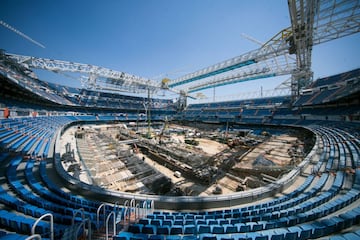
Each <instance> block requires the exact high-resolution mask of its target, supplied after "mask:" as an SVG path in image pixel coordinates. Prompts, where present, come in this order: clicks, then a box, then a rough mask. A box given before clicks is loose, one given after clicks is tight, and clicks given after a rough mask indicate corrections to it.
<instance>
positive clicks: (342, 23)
mask: <svg viewBox="0 0 360 240" xmlns="http://www.w3.org/2000/svg"><path fill="white" fill-rule="evenodd" d="M288 6H289V12H290V20H291V26H290V27H289V28H287V29H284V30H282V31H280V32H279V33H278V34H276V35H275V36H274V37H272V38H271V39H270V40H269V41H268V42H266V43H265V44H264V45H262V46H261V47H260V48H259V49H256V50H253V51H250V52H247V53H244V54H242V55H240V56H236V57H234V58H231V59H227V60H225V61H222V62H219V63H217V64H214V65H211V66H209V67H206V68H203V69H200V70H198V71H195V72H193V73H190V74H186V75H184V76H182V77H180V78H177V79H174V80H172V81H166V82H161V83H157V82H155V81H153V80H150V79H147V78H143V77H139V76H136V75H133V74H129V73H125V72H120V71H115V70H111V69H107V68H104V67H99V66H94V65H90V64H82V63H74V62H68V61H60V60H52V59H45V58H36V57H30V56H21V55H15V54H6V55H7V56H8V57H9V58H11V59H13V60H15V61H16V62H18V63H20V64H22V65H24V66H26V67H28V68H37V69H44V70H48V71H53V72H56V73H60V72H78V73H83V74H87V76H86V77H85V78H83V84H84V86H85V87H86V88H88V89H100V90H111V91H127V92H135V93H142V92H146V91H147V92H156V91H157V90H159V89H168V90H171V91H174V92H178V93H180V92H185V93H186V94H187V93H192V92H197V91H200V90H203V89H207V88H212V87H218V86H224V85H227V84H234V83H238V82H244V81H252V80H257V79H261V78H269V77H273V76H280V75H291V84H290V88H291V93H292V96H294V98H296V97H297V96H298V95H299V93H300V90H301V89H302V88H304V87H306V86H308V85H309V83H311V82H312V76H313V73H312V70H311V52H312V47H313V46H314V45H316V44H321V43H324V42H328V41H331V40H334V39H337V38H341V37H345V36H348V35H351V34H354V33H357V32H359V31H360V0H288ZM292 55H293V56H292Z"/></svg>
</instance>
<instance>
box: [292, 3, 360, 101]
mask: <svg viewBox="0 0 360 240" xmlns="http://www.w3.org/2000/svg"><path fill="white" fill-rule="evenodd" d="M288 4H289V12H290V20H291V28H292V32H293V35H292V41H293V45H294V49H292V50H293V51H294V53H296V69H294V71H293V73H292V83H291V90H292V96H298V95H299V91H300V90H301V89H302V88H303V87H306V86H307V85H308V84H309V83H310V82H311V81H312V77H313V73H312V71H311V52H312V47H313V45H316V44H320V43H324V42H327V41H330V40H334V39H337V38H340V37H344V36H347V35H350V34H353V33H357V32H359V31H360V3H359V1H358V0H332V1H329V0H288Z"/></svg>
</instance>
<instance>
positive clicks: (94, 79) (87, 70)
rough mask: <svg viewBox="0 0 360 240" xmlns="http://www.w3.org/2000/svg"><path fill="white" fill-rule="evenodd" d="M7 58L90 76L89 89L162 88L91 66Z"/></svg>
mask: <svg viewBox="0 0 360 240" xmlns="http://www.w3.org/2000/svg"><path fill="white" fill-rule="evenodd" d="M6 56H7V57H9V58H11V59H13V60H15V61H16V62H18V63H20V64H22V65H24V66H25V67H27V68H35V69H43V70H48V71H52V72H55V73H59V72H76V73H83V74H87V75H88V76H87V77H86V78H85V79H83V84H84V87H85V88H87V89H97V90H110V91H126V92H146V91H150V92H154V91H156V90H157V89H159V88H160V84H158V83H156V82H153V81H151V80H150V79H146V78H143V77H139V76H135V75H132V74H128V73H125V72H119V71H115V70H111V69H108V68H104V67H99V66H94V65H91V64H84V63H74V62H68V61H61V60H53V59H45V58H37V57H30V56H22V55H16V54H9V53H7V54H6Z"/></svg>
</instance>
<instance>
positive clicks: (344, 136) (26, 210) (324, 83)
mask: <svg viewBox="0 0 360 240" xmlns="http://www.w3.org/2000/svg"><path fill="white" fill-rule="evenodd" d="M0 66H1V68H0V77H1V86H0V88H1V91H0V97H1V98H0V99H1V101H0V104H1V105H0V106H1V109H4V108H8V109H9V110H10V116H6V117H5V115H3V116H2V117H1V118H0V149H1V152H0V165H1V167H0V181H1V184H0V208H1V210H0V229H1V230H0V239H26V238H27V237H28V236H30V235H33V234H34V233H36V234H41V236H42V238H45V239H51V238H52V237H51V235H52V234H53V235H54V237H55V239H74V238H82V237H83V235H84V234H85V233H89V232H96V231H97V230H100V229H102V230H104V228H106V229H107V227H108V225H106V224H105V223H106V222H109V221H110V222H111V220H110V218H111V217H113V218H114V219H115V220H114V222H119V223H120V224H119V225H121V227H122V228H121V231H116V232H115V233H111V235H113V239H121V240H125V239H126V240H130V239H184V240H186V239H199V240H205V239H206V240H209V239H219V240H221V239H224V240H225V239H228V240H232V239H234V240H236V239H253V240H262V239H266V240H267V239H269V240H270V239H314V238H323V239H326V238H328V239H357V238H358V237H359V236H360V233H359V224H360V207H359V201H360V200H359V198H360V170H359V167H360V159H359V155H360V140H359V136H360V128H359V120H360V114H359V113H360V107H359V102H358V101H359V75H360V70H359V69H356V70H353V71H350V72H347V73H342V74H338V75H335V76H330V77H327V78H322V79H319V80H317V81H315V82H314V83H313V85H312V86H311V88H310V89H308V90H307V92H305V91H304V93H303V95H302V96H300V98H299V99H298V100H297V101H296V102H295V105H294V106H290V101H289V98H290V97H289V96H283V97H273V98H260V99H253V100H238V101H229V102H217V103H207V104H190V105H189V106H187V108H186V109H185V110H184V111H177V108H176V105H175V104H174V103H173V102H172V101H171V100H168V99H167V100H164V99H154V100H153V104H154V105H153V107H154V109H153V113H152V115H151V117H152V120H154V121H155V120H164V119H168V120H171V121H189V122H191V121H198V122H204V123H209V122H210V123H219V124H221V123H227V122H231V123H236V124H243V125H245V124H246V125H245V126H252V125H254V126H255V125H275V126H278V125H281V126H284V127H289V126H292V127H293V126H297V127H300V128H303V129H307V130H309V131H311V132H312V133H313V134H314V136H315V138H316V141H315V144H314V146H313V148H312V150H311V151H310V153H309V154H308V156H307V157H306V158H305V159H304V160H303V162H302V163H300V164H299V166H297V167H296V168H294V169H293V170H292V171H291V172H290V173H289V174H288V175H286V176H285V177H284V178H283V179H280V180H279V181H277V182H276V183H274V184H273V185H269V186H268V187H266V188H262V189H261V191H260V190H259V191H254V192H252V194H253V195H252V196H251V201H249V202H248V204H242V205H240V206H236V207H224V205H221V201H224V202H225V203H227V202H226V201H228V199H226V198H227V197H228V198H232V199H231V200H232V201H235V199H234V198H235V197H239V198H240V197H244V196H245V195H244V194H245V193H242V194H243V195H242V194H239V195H232V196H224V197H223V198H224V200H221V199H220V200H216V201H215V200H214V199H215V198H214V199H211V198H209V199H210V200H209V201H211V202H212V203H211V204H210V203H209V204H210V205H211V206H216V205H217V204H219V206H220V207H214V208H216V209H208V210H199V209H193V210H181V211H180V210H166V209H155V210H154V209H152V208H153V207H154V206H153V205H151V203H152V200H147V199H146V198H149V196H146V197H145V198H141V197H139V199H137V200H136V201H135V200H134V199H132V198H131V197H129V198H128V202H127V203H126V201H122V202H121V206H120V204H119V202H117V203H116V202H112V201H109V200H108V199H113V198H110V197H109V198H106V197H104V198H103V200H95V199H94V198H92V197H91V195H99V196H101V197H103V196H105V192H104V190H101V189H98V188H96V187H92V186H90V185H87V184H85V183H81V182H80V181H79V180H76V179H73V178H72V177H71V176H70V175H68V174H66V172H65V171H64V170H63V169H62V171H61V169H60V167H59V166H60V165H59V164H60V163H59V162H60V161H61V160H60V159H59V156H58V155H57V153H58V152H57V149H56V148H57V141H58V139H59V138H60V136H61V132H62V131H63V130H64V129H66V128H67V127H69V126H73V125H76V124H78V123H115V122H116V123H118V122H128V121H135V120H138V119H139V114H138V113H139V112H140V113H144V112H145V109H144V102H145V101H146V99H144V98H140V97H132V96H125V95H120V94H110V93H103V92H96V91H89V90H82V89H76V88H70V87H66V86H60V85H56V84H49V83H46V82H43V81H41V80H38V79H34V78H31V77H30V76H29V75H28V74H26V73H25V72H24V70H23V69H21V68H19V67H16V66H17V65H16V64H14V63H6V64H5V63H4V62H2V64H0ZM142 121H145V118H144V119H142ZM307 166H311V167H312V171H311V174H307V175H306V178H305V180H304V181H303V183H302V184H301V185H300V186H298V187H297V188H296V189H294V190H293V191H291V192H289V193H286V194H277V195H276V196H275V197H271V198H267V199H266V200H263V201H258V202H257V201H254V199H257V197H259V199H260V197H261V196H262V195H261V194H263V195H266V194H268V193H269V192H275V193H278V191H279V189H280V188H282V187H285V186H291V183H292V182H293V179H294V178H296V177H298V176H299V175H300V174H304V173H303V169H304V168H305V167H307ZM51 174H57V175H59V176H62V177H63V180H64V182H65V181H67V182H66V183H63V185H59V183H58V182H55V181H53V178H52V177H51ZM304 176H305V175H304ZM66 186H72V188H66V191H65V190H64V189H65V188H64V187H66ZM79 189H82V191H80V190H79ZM70 190H72V191H70ZM111 194H113V193H110V195H111ZM273 195H274V194H273ZM273 195H272V196H273ZM114 196H115V197H116V198H119V200H120V197H119V196H120V195H114ZM266 196H267V195H266ZM151 197H153V199H155V200H154V202H155V205H156V202H157V201H159V202H160V201H162V200H163V199H161V197H159V198H158V199H157V198H156V196H151ZM247 197H248V196H247ZM144 199H145V200H144ZM204 199H205V198H204ZM204 199H202V200H204ZM171 200H174V199H171ZM164 201H165V200H164ZM176 201H179V202H180V201H182V199H180V198H179V199H177V200H176ZM187 201H190V200H189V199H187V198H185V199H184V202H185V204H188V205H189V204H191V202H190V203H189V202H187ZM217 201H218V202H217ZM135 202H136V203H137V207H135ZM204 202H205V200H204ZM202 203H203V202H202ZM169 204H170V203H169ZM143 210H144V211H143ZM139 211H143V214H139ZM47 214H51V218H50V219H52V220H53V221H51V220H50V221H49V220H46V219H42V218H41V217H42V216H47ZM132 215H137V217H136V218H135V220H133V221H130V219H131V218H130V216H132ZM39 218H41V220H40V221H39V223H38V224H37V226H36V228H35V229H34V232H32V228H33V227H34V225H35V222H37V219H39ZM52 225H53V229H52ZM112 230H115V229H112Z"/></svg>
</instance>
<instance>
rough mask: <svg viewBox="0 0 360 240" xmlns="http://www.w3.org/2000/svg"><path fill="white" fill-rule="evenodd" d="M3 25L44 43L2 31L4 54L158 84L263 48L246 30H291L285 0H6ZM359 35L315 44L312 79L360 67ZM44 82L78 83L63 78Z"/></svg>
mask: <svg viewBox="0 0 360 240" xmlns="http://www.w3.org/2000/svg"><path fill="white" fill-rule="evenodd" d="M0 20H2V21H4V22H6V23H8V24H10V25H11V26H13V27H15V28H16V29H18V30H20V31H22V32H23V33H25V34H26V35H28V36H30V37H31V38H33V39H34V40H36V41H38V42H40V43H41V44H43V45H45V46H46V48H45V49H43V48H40V47H38V46H37V45H35V44H33V43H31V42H29V41H27V40H25V39H24V38H22V37H20V36H19V35H17V34H15V33H13V32H11V31H9V30H8V29H6V28H4V27H3V26H0V48H2V49H5V51H7V52H10V53H16V54H22V55H31V56H37V57H44V58H52V59H59V60H67V61H73V62H80V63H89V64H93V65H98V66H102V67H107V68H111V69H114V70H118V71H125V72H128V73H132V74H135V75H138V76H142V77H146V78H151V79H155V80H159V81H160V80H161V77H165V76H166V77H170V78H176V77H179V76H181V75H184V74H186V73H190V72H192V71H195V70H198V69H201V68H203V67H206V66H209V65H212V64H215V63H217V62H219V61H222V60H226V59H228V58H232V57H235V56H238V55H241V54H243V53H245V52H248V51H250V50H253V49H256V48H258V47H259V46H258V45H256V44H255V43H253V42H251V41H249V40H247V39H245V38H243V37H242V36H241V34H242V33H245V34H247V35H250V36H252V37H254V38H256V39H258V40H259V41H262V42H266V41H267V40H268V39H270V38H271V37H272V36H273V35H275V34H276V33H277V32H279V31H280V30H282V29H284V28H286V27H288V26H290V19H289V11H288V5H287V1H286V0H272V1H269V0H241V1H240V0H221V1H220V0H181V1H175V0H119V1H117V0H105V1H95V0H77V1H73V0H61V1H60V0H58V1H48V0H32V1H28V0H2V1H1V2H0ZM359 35H360V34H355V35H352V36H349V37H346V38H343V39H339V40H335V41H332V42H329V43H325V44H322V45H317V46H314V48H313V71H314V77H315V78H318V77H323V76H328V75H331V74H336V73H339V72H342V71H347V70H351V69H354V68H358V67H360V44H359V43H360V36H359ZM45 77H46V78H48V80H50V81H58V82H60V83H62V84H65V85H72V86H76V85H79V83H78V82H76V83H74V82H73V80H71V79H67V78H64V77H62V76H54V75H45ZM288 77H289V76H287V77H282V78H275V79H265V80H261V81H256V82H249V83H243V84H235V85H231V86H226V87H223V88H217V89H216V94H217V95H219V96H221V95H226V94H238V93H241V92H251V91H258V90H259V88H260V86H263V88H264V89H265V90H266V89H271V88H274V87H275V86H277V85H278V84H279V83H281V82H282V81H283V80H284V79H286V78H288ZM211 92H212V90H211V91H208V92H206V93H205V95H207V96H209V95H211V94H212V93H211ZM209 97H211V96H209Z"/></svg>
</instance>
